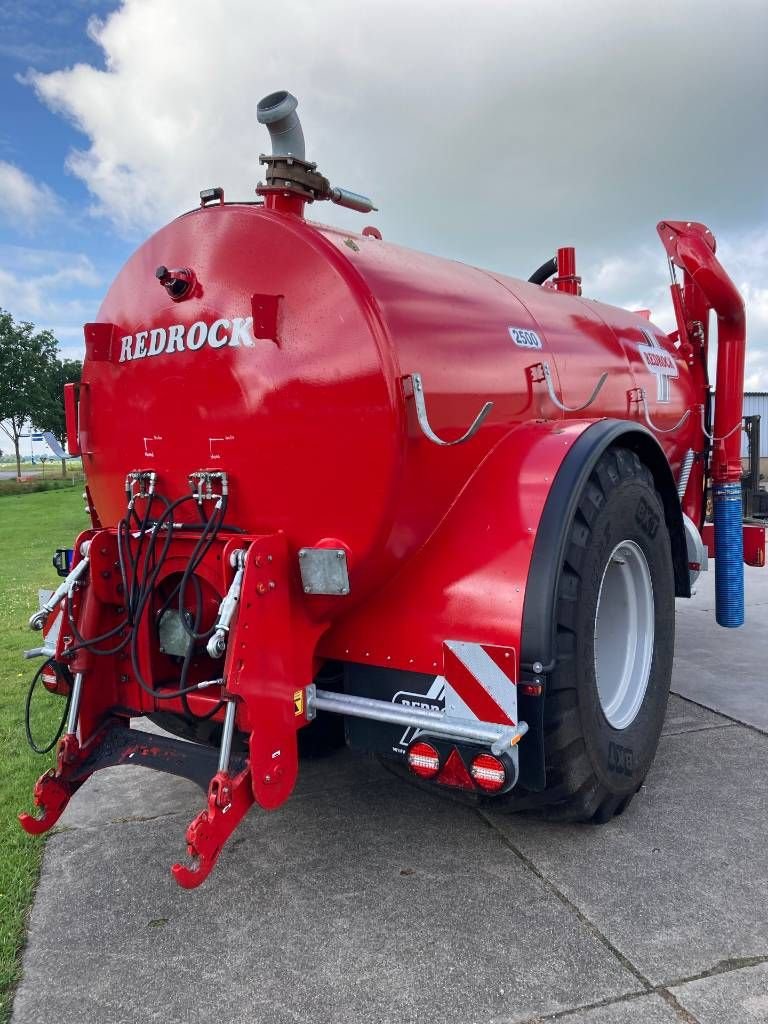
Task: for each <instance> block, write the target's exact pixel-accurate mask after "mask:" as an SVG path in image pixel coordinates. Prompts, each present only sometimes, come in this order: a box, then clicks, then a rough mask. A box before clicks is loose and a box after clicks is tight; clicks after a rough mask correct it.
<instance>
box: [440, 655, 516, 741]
mask: <svg viewBox="0 0 768 1024" xmlns="http://www.w3.org/2000/svg"><path fill="white" fill-rule="evenodd" d="M443 654H444V662H443V664H444V668H443V677H444V679H445V711H446V714H448V715H455V716H457V717H458V718H476V719H478V720H479V721H481V722H494V723H497V724H499V725H517V685H516V683H515V678H516V676H517V671H516V668H515V651H514V649H513V648H511V647H496V646H493V645H491V644H473V643H468V642H466V641H463V640H446V641H445V642H444V644H443Z"/></svg>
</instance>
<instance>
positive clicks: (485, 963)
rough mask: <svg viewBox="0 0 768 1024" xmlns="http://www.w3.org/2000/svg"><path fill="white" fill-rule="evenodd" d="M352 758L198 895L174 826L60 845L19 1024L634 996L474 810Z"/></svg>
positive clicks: (241, 850) (271, 817) (579, 925)
mask: <svg viewBox="0 0 768 1024" xmlns="http://www.w3.org/2000/svg"><path fill="white" fill-rule="evenodd" d="M696 735H700V734H696ZM347 763H348V767H347V787H348V788H347V790H346V791H345V792H344V798H343V799H342V800H340V799H339V798H338V793H324V792H322V791H319V790H318V791H314V792H305V793H304V794H303V795H299V796H297V797H296V798H294V799H293V800H292V801H290V802H289V803H287V804H285V805H284V806H283V807H282V808H280V809H279V810H278V811H276V812H274V813H273V814H264V813H260V812H255V813H253V812H252V813H251V814H250V815H249V816H248V818H247V819H246V821H245V822H244V824H243V826H241V829H240V831H239V832H238V835H237V836H236V837H235V838H234V841H233V842H232V843H230V844H229V846H228V847H226V848H225V850H224V852H223V854H222V857H221V860H220V863H219V865H218V867H217V870H216V872H215V874H214V875H213V876H212V877H211V878H210V879H209V880H208V882H207V883H205V886H204V887H203V888H201V889H199V890H197V891H194V892H192V893H187V892H184V891H182V890H180V889H178V888H177V887H176V885H175V883H173V881H172V880H171V878H170V875H169V873H168V867H169V865H170V864H171V863H172V862H173V861H174V860H175V859H177V857H178V855H179V854H180V853H181V850H182V841H181V830H180V828H179V827H178V825H179V819H178V817H173V818H172V819H158V820H155V821H149V822H143V823H130V822H129V823H125V824H116V825H114V824H113V825H106V826H104V827H103V828H102V829H100V830H97V829H94V828H92V827H87V828H78V827H76V826H75V827H73V830H72V831H68V832H63V833H60V834H58V835H55V836H53V837H52V838H51V840H50V841H49V843H48V845H47V848H46V854H45V863H44V868H43V873H42V878H41V882H40V887H39V891H38V895H37V899H36V901H35V905H34V908H33V911H32V914H31V921H30V930H29V941H28V946H27V950H26V953H25V957H24V977H23V980H22V982H21V985H20V987H19V989H18V992H17V996H16V1001H15V1007H14V1015H13V1022H14V1024H32V1022H37V1021H45V1022H48V1021H50V1020H55V1019H59V1020H67V1021H69V1020H75V1019H77V1020H79V1021H82V1022H83V1024H87V1022H90V1021H92V1022H95V1024H96V1022H97V1024H112V1022H115V1024H116V1022H120V1024H122V1022H129V1021H131V1022H133V1021H151V1020H162V1021H163V1022H164V1024H172V1022H182V1021H183V1022H185V1024H187V1022H190V1021H195V1022H198V1021H200V1022H207V1021H211V1022H213V1021H215V1022H216V1024H221V1022H227V1024H241V1022H242V1024H245V1022H246V1021H247V1022H248V1024H252V1022H253V1021H265V1022H269V1024H282V1022H289V1021H290V1022H293V1021H301V1022H302V1024H314V1022H318V1024H320V1022H322V1024H331V1022H344V1024H348V1022H350V1021H365V1022H366V1024H375V1022H387V1024H407V1022H410V1021H414V1022H415V1021H419V1022H421V1024H430V1022H435V1024H437V1022H438V1021H439V1022H440V1024H450V1022H456V1024H469V1022H471V1021H478V1022H480V1021H482V1022H484V1024H487V1022H490V1021H499V1022H501V1021H504V1022H506V1024H514V1022H518V1021H525V1020H529V1019H530V1018H531V1017H532V1016H534V1015H535V1014H541V1013H545V1014H548V1013H556V1012H558V1011H562V1010H567V1009H570V1008H573V1007H578V1006H581V1005H585V1004H589V1003H595V1002H600V1001H601V1000H604V999H606V998H611V997H613V996H618V995H623V994H628V993H632V992H636V991H638V990H639V989H641V988H642V986H641V985H640V984H639V983H638V981H637V979H636V977H635V976H634V975H633V974H632V973H631V972H630V971H628V970H626V969H625V967H624V966H623V965H622V964H621V963H620V961H619V960H618V959H616V958H615V957H614V956H613V955H612V954H611V952H610V951H609V950H608V949H607V948H606V946H605V945H604V944H603V943H602V942H601V941H600V939H599V938H598V937H597V936H595V934H594V933H593V931H592V930H591V929H590V928H589V927H588V926H586V925H585V924H584V922H583V921H581V920H580V919H579V917H578V916H577V915H576V914H574V913H572V912H571V911H570V910H569V909H568V908H567V907H566V906H564V905H563V903H562V902H561V901H560V900H559V899H558V898H557V897H556V896H555V895H554V894H553V893H552V892H551V890H550V889H549V888H548V887H547V886H546V885H544V884H543V883H542V882H541V881H540V880H539V879H538V878H537V877H536V876H535V875H534V874H533V873H531V872H530V871H529V870H527V869H526V868H525V866H524V865H523V864H522V863H521V861H520V860H519V859H518V858H517V857H516V856H514V854H513V853H512V852H511V851H510V849H509V847H508V846H507V845H506V843H505V842H503V841H502V838H501V836H500V835H499V834H498V833H497V832H496V831H495V830H493V829H491V828H489V827H488V826H487V824H485V823H484V822H483V821H482V820H481V819H480V818H479V816H478V815H477V814H476V813H475V812H473V811H472V810H469V809H467V808H464V807H460V806H458V805H456V804H453V803H446V802H443V801H441V800H436V799H435V798H434V797H432V796H431V795H429V794H424V793H421V792H418V791H415V790H413V789H412V788H411V787H410V786H408V785H406V784H404V783H402V782H399V781H398V780H396V779H393V778H392V777H391V776H389V775H387V776H383V777H382V781H381V782H380V783H378V784H377V783H373V782H370V781H369V782H367V783H366V784H364V785H361V784H360V782H359V780H358V779H357V777H356V775H355V769H354V768H353V767H352V765H351V764H350V762H347ZM128 770H129V771H130V770H133V769H128ZM170 781H171V782H173V781H174V780H170ZM339 784H341V778H339ZM110 813H111V812H110Z"/></svg>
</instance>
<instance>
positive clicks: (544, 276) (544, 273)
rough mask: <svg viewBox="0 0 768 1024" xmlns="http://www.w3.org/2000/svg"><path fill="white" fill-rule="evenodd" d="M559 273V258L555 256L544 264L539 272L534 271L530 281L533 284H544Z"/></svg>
mask: <svg viewBox="0 0 768 1024" xmlns="http://www.w3.org/2000/svg"><path fill="white" fill-rule="evenodd" d="M556 273H557V256H553V257H552V258H551V259H548V260H547V262H546V263H542V264H541V266H540V267H539V268H538V270H534V272H533V273H532V274H531V276H530V277H529V278H528V281H529V282H530V283H531V284H544V282H545V281H548V280H549V278H550V277H552V276H553V274H556Z"/></svg>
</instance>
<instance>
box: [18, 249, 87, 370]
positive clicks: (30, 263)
mask: <svg viewBox="0 0 768 1024" xmlns="http://www.w3.org/2000/svg"><path fill="white" fill-rule="evenodd" d="M106 284H107V282H106V281H105V280H104V279H103V278H102V277H101V276H100V275H99V274H98V273H97V271H96V269H95V267H94V266H93V264H92V263H91V261H90V259H89V258H88V257H87V256H85V255H84V254H83V253H72V252H59V251H57V250H47V249H32V248H25V247H23V246H13V245H0V308H3V309H8V310H10V311H11V312H12V313H13V316H14V318H15V319H16V320H27V321H30V322H31V323H34V324H35V325H36V326H38V327H40V328H43V329H47V330H52V331H53V333H54V335H55V336H56V338H58V340H59V342H60V345H61V350H62V354H63V355H65V356H67V357H70V358H81V357H82V354H83V324H84V323H86V322H88V321H91V320H93V319H94V317H95V314H96V310H97V309H98V305H99V298H98V297H97V296H98V291H96V295H94V297H93V298H92V299H91V298H89V294H88V293H89V290H103V289H104V287H105V285H106Z"/></svg>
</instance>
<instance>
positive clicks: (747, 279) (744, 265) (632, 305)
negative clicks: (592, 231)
mask: <svg viewBox="0 0 768 1024" xmlns="http://www.w3.org/2000/svg"><path fill="white" fill-rule="evenodd" d="M717 255H718V258H719V259H720V260H721V262H722V263H723V266H724V267H725V268H726V269H727V271H728V273H729V275H730V276H731V278H732V279H733V281H734V283H735V284H736V286H737V288H738V289H739V291H740V292H741V294H742V296H743V297H744V302H745V305H746V309H747V366H746V375H745V386H746V388H747V390H768V225H766V226H763V227H761V228H756V229H754V230H750V231H744V232H732V233H726V234H721V235H720V237H719V238H718V245H717ZM583 276H584V286H585V290H586V291H587V292H588V293H589V294H591V295H599V297H600V298H601V299H603V300H604V301H606V302H611V303H614V304H616V305H622V306H626V307H628V308H629V309H650V310H651V313H652V318H653V320H654V322H655V323H657V324H658V325H659V326H660V327H662V328H663V329H664V330H667V331H672V330H675V329H676V324H675V318H674V314H673V311H672V302H671V299H670V295H669V284H670V281H669V274H668V272H667V267H666V261H665V259H664V258H663V254H662V249H661V245H659V246H658V248H657V249H656V250H654V249H651V248H650V247H642V248H638V249H637V250H635V251H634V252H633V253H631V254H630V255H616V256H611V257H608V258H607V259H604V260H600V261H598V262H597V263H595V264H593V265H592V266H586V267H585V268H583ZM715 337H716V335H715ZM715 353H716V348H715V343H714V342H713V345H712V350H711V356H712V359H711V360H710V363H711V366H710V370H711V372H712V374H713V376H712V379H714V362H713V359H714V355H715Z"/></svg>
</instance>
